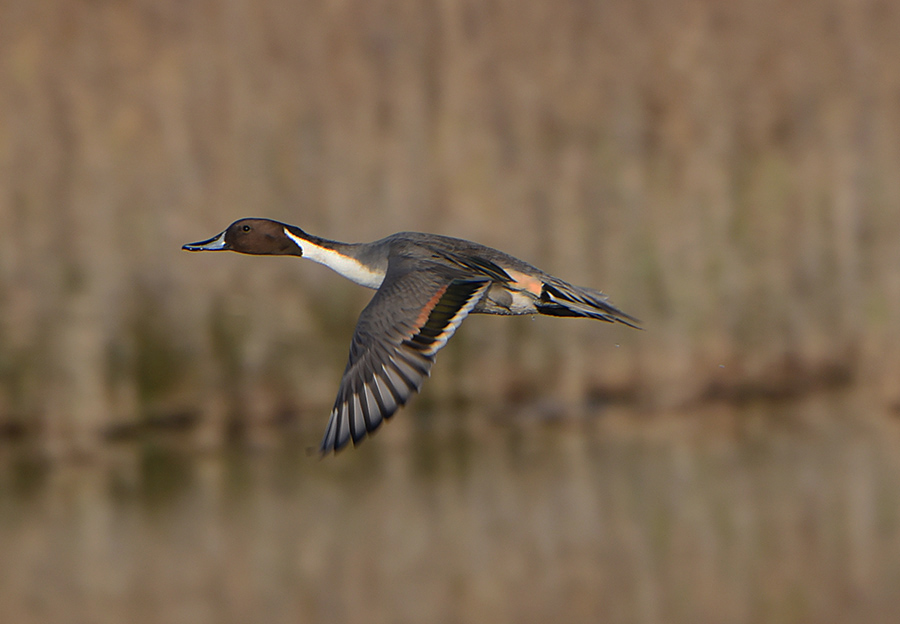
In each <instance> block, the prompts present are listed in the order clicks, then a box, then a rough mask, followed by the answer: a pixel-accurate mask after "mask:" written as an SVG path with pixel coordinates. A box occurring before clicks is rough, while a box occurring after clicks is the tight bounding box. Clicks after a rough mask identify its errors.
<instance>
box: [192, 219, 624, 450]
mask: <svg viewBox="0 0 900 624" xmlns="http://www.w3.org/2000/svg"><path fill="white" fill-rule="evenodd" d="M182 249H184V250H187V251H194V252H197V251H234V252H237V253H241V254H249V255H269V256H297V257H301V258H307V259H309V260H312V261H314V262H317V263H320V264H323V265H325V266H327V267H329V268H330V269H332V270H334V271H335V272H337V273H339V274H340V275H342V276H344V277H345V278H347V279H349V280H351V281H352V282H355V283H357V284H359V285H361V286H365V287H367V288H371V289H373V290H375V295H374V296H373V297H372V299H371V300H370V301H369V303H368V305H367V306H366V307H365V308H364V309H363V311H362V312H361V313H360V315H359V319H358V321H357V324H356V329H355V330H354V332H353V338H352V339H351V342H350V356H349V358H348V362H347V367H346V369H345V370H344V374H343V376H342V378H341V382H340V386H339V388H338V393H337V398H336V399H335V402H334V407H333V408H332V410H331V415H330V418H329V420H328V424H327V426H326V428H325V434H324V436H323V437H322V441H321V443H320V444H319V447H318V450H319V452H320V453H321V454H322V455H323V456H324V455H327V454H330V453H331V452H335V453H337V452H338V451H340V450H341V449H343V448H344V447H346V446H347V445H348V444H349V443H350V442H352V443H353V445H354V446H356V445H358V444H359V443H360V442H362V441H363V440H364V439H365V438H366V437H367V436H368V435H369V434H371V433H373V432H375V431H376V430H377V429H378V428H379V427H380V426H381V425H382V423H383V422H384V421H386V420H388V419H390V418H391V417H392V416H393V415H394V413H395V412H396V411H397V410H398V409H399V408H400V407H401V406H403V405H405V404H406V403H407V402H408V401H409V400H410V398H411V397H412V395H413V394H414V393H416V392H418V391H419V389H420V388H421V387H422V383H423V382H424V380H425V379H426V378H427V377H429V376H430V374H431V367H432V365H433V364H434V361H435V356H436V354H437V352H438V351H440V350H441V349H442V348H443V347H444V345H446V344H447V341H448V340H449V339H450V338H451V337H452V336H453V334H454V332H456V330H457V328H458V327H459V325H460V323H462V322H463V320H464V319H465V318H466V317H467V316H468V315H469V314H499V315H515V316H517V315H523V314H526V315H527V314H530V315H536V314H542V315H547V316H558V317H580V318H591V319H597V320H600V321H605V322H608V323H621V324H624V325H627V326H629V327H633V328H635V329H641V326H640V321H639V320H638V319H637V318H635V317H633V316H631V315H629V314H626V313H625V312H623V311H622V310H620V309H618V308H617V307H615V306H614V305H613V304H612V303H610V301H609V299H608V297H607V296H606V295H605V294H604V293H602V292H600V291H598V290H594V289H592V288H588V287H585V286H576V285H574V284H570V283H569V282H566V281H564V280H562V279H560V278H558V277H554V276H552V275H550V274H548V273H545V272H544V271H542V270H540V269H538V268H537V267H534V266H532V265H531V264H528V263H527V262H525V261H523V260H519V259H518V258H515V257H513V256H511V255H509V254H507V253H504V252H502V251H499V250H497V249H493V248H491V247H487V246H485V245H480V244H478V243H475V242H472V241H468V240H464V239H460V238H452V237H449V236H441V235H438V234H425V233H421V232H398V233H396V234H391V235H390V236H388V237H386V238H382V239H380V240H377V241H374V242H371V243H342V242H338V241H334V240H329V239H326V238H321V237H318V236H314V235H312V234H308V233H306V232H305V231H303V230H302V229H300V228H299V227H297V226H294V225H288V224H286V223H281V222H279V221H274V220H272V219H264V218H245V219H239V220H237V221H235V222H234V223H232V224H231V225H229V226H228V227H227V228H226V229H225V230H224V231H223V232H221V233H220V234H217V235H216V236H213V237H212V238H210V239H207V240H203V241H199V242H196V243H188V244H186V245H183V246H182Z"/></svg>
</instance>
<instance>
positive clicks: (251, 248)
mask: <svg viewBox="0 0 900 624" xmlns="http://www.w3.org/2000/svg"><path fill="white" fill-rule="evenodd" d="M285 228H290V229H291V232H292V233H293V234H294V235H295V236H301V237H304V238H305V237H306V234H304V233H303V232H302V231H301V230H299V229H298V228H295V227H292V226H289V225H285V224H284V223H279V222H278V221H272V220H271V219H240V220H239V221H235V222H234V223H232V224H231V225H229V226H228V229H226V230H225V231H224V232H222V233H221V234H219V235H217V236H214V237H212V238H210V239H209V240H205V241H200V242H198V243H188V244H187V245H184V246H182V249H186V250H187V251H236V252H238V253H244V254H254V255H267V256H272V255H275V256H302V255H303V250H301V249H300V247H298V246H297V243H295V242H294V241H292V240H291V239H290V238H288V236H287V235H286V234H285V233H284V230H285Z"/></svg>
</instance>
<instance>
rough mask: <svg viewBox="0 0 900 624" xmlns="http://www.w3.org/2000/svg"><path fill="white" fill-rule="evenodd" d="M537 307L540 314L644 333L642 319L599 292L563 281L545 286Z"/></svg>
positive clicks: (545, 283)
mask: <svg viewBox="0 0 900 624" xmlns="http://www.w3.org/2000/svg"><path fill="white" fill-rule="evenodd" d="M536 307H537V309H538V312H540V313H541V314H546V315H548V316H577V317H582V318H594V319H598V320H601V321H605V322H607V323H622V324H623V325H628V326H629V327H633V328H635V329H642V328H641V326H640V321H639V320H638V319H636V318H635V317H633V316H631V315H630V314H626V313H625V312H622V310H620V309H619V308H617V307H615V306H614V305H612V304H611V303H610V302H609V299H608V297H607V296H606V295H604V294H603V293H602V292H600V291H599V290H594V289H592V288H585V287H584V286H574V285H572V284H568V283H566V282H563V281H562V280H559V281H558V282H553V283H548V282H544V285H543V288H542V289H541V296H540V299H539V300H538V301H537V303H536Z"/></svg>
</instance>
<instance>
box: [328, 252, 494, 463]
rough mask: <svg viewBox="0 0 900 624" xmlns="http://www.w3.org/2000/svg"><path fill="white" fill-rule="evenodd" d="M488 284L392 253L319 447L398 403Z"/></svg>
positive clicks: (339, 441) (373, 425) (358, 434)
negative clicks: (393, 255)
mask: <svg viewBox="0 0 900 624" xmlns="http://www.w3.org/2000/svg"><path fill="white" fill-rule="evenodd" d="M490 285H491V279H490V278H487V277H477V278H473V277H472V275H471V273H469V272H466V271H463V270H460V269H459V268H456V267H450V266H447V265H446V264H444V263H440V262H431V261H428V262H426V263H425V265H424V267H423V262H422V259H421V258H413V257H410V256H395V257H392V258H391V259H390V261H389V263H388V268H387V273H386V275H385V278H384V281H383V282H382V284H381V286H380V287H379V289H378V291H377V292H376V293H375V296H374V297H372V300H371V301H370V302H369V305H367V306H366V308H365V309H364V310H363V311H362V313H361V314H360V315H359V321H358V322H357V324H356V330H355V331H354V333H353V340H352V342H351V344H350V358H349V361H348V362H347V368H346V370H345V371H344V376H343V378H342V379H341V385H340V388H339V389H338V394H337V399H336V400H335V403H334V408H333V409H332V410H331V418H330V419H329V421H328V426H327V427H326V429H325V435H324V437H323V438H322V443H321V444H320V446H319V451H320V452H321V453H322V454H323V455H324V454H327V453H330V452H331V451H339V450H341V449H342V448H344V447H345V446H346V445H347V443H348V442H350V441H351V440H352V441H353V444H354V445H356V444H358V443H359V442H360V441H362V440H363V439H364V438H365V437H366V435H367V434H368V433H369V432H372V431H375V430H376V429H378V427H380V426H381V423H382V422H384V420H386V419H388V418H390V417H391V416H393V414H394V412H396V411H397V409H398V408H399V407H400V406H401V405H404V404H405V403H406V402H407V401H408V400H409V398H410V397H411V396H412V394H413V393H414V392H417V391H418V390H419V388H420V387H421V386H422V382H424V381H425V378H426V377H428V376H429V374H430V373H431V366H432V364H433V363H434V357H435V354H436V353H437V352H438V351H439V350H440V349H441V348H442V347H443V346H444V345H445V344H447V340H449V339H450V337H451V336H452V335H453V333H454V332H455V331H456V328H457V327H459V324H460V323H462V321H463V319H465V318H466V316H467V315H468V314H469V312H471V311H472V309H473V308H474V307H475V305H476V304H477V303H478V302H479V301H480V300H481V298H482V297H483V296H484V294H485V292H486V291H487V289H488V287H489V286H490Z"/></svg>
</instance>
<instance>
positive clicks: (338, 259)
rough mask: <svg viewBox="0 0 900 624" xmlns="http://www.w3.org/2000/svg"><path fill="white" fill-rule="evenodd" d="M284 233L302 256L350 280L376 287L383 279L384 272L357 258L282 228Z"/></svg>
mask: <svg viewBox="0 0 900 624" xmlns="http://www.w3.org/2000/svg"><path fill="white" fill-rule="evenodd" d="M284 233H285V235H286V236H287V237H288V238H290V239H291V240H292V241H294V242H295V243H296V244H297V246H298V247H299V248H300V250H301V251H302V252H303V257H304V258H309V259H310V260H312V261H314V262H318V263H319V264H324V265H325V266H327V267H328V268H329V269H332V270H333V271H335V272H337V273H339V274H340V275H343V276H344V277H346V278H347V279H349V280H350V281H351V282H356V283H357V284H360V285H361V286H366V287H368V288H378V287H379V286H381V282H382V281H384V273H378V272H376V271H373V270H371V269H370V268H369V267H367V266H365V265H364V264H363V263H361V262H360V261H359V260H357V259H355V258H351V257H349V256H345V255H344V254H342V253H340V252H338V251H335V250H334V249H328V248H326V247H322V246H320V245H316V244H315V243H312V242H310V241H308V240H305V239H303V238H300V237H299V236H295V235H294V234H293V232H291V231H290V230H289V229H287V228H284Z"/></svg>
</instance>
